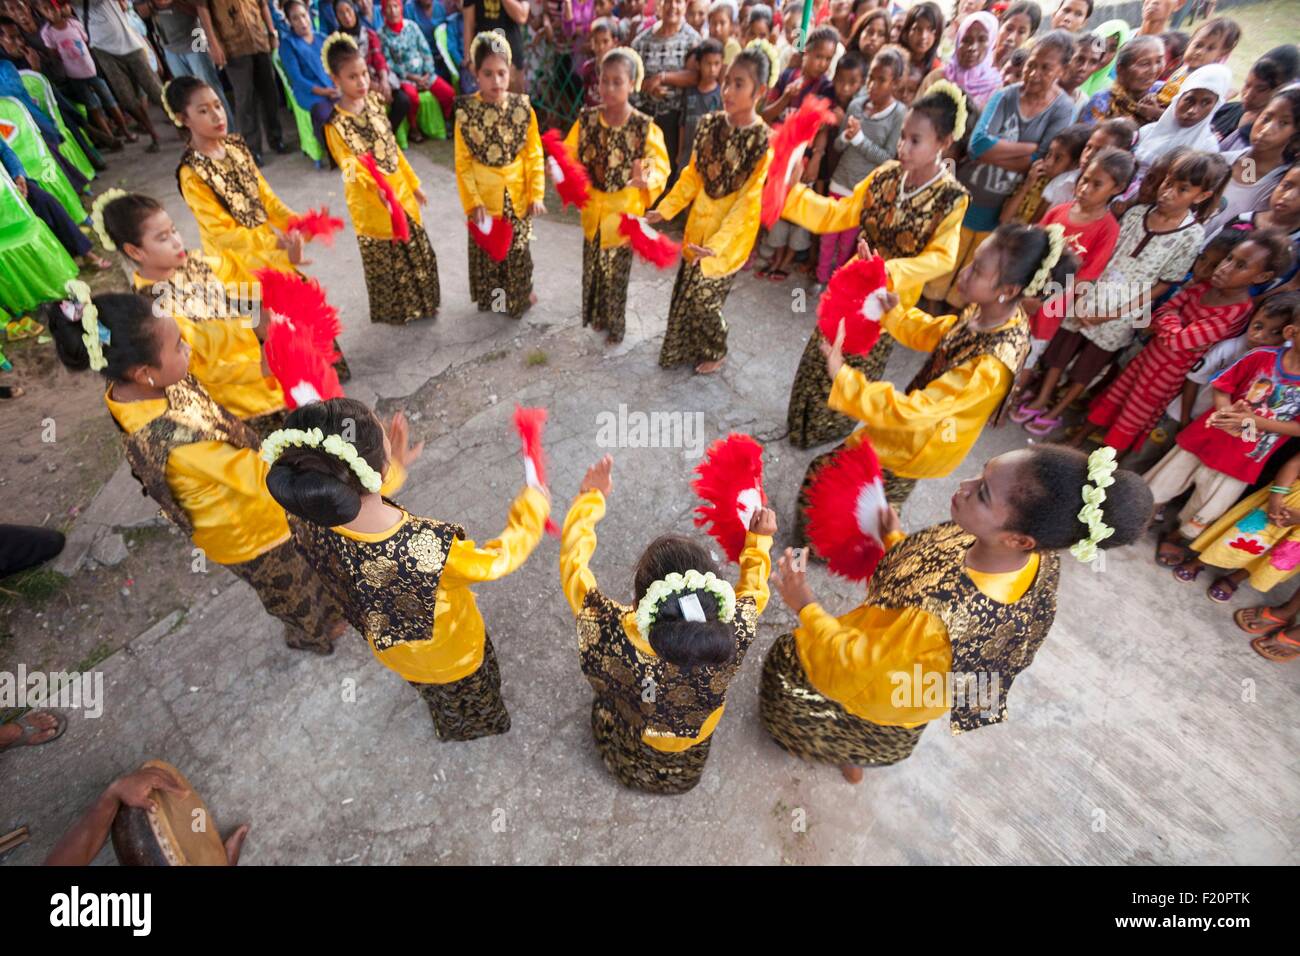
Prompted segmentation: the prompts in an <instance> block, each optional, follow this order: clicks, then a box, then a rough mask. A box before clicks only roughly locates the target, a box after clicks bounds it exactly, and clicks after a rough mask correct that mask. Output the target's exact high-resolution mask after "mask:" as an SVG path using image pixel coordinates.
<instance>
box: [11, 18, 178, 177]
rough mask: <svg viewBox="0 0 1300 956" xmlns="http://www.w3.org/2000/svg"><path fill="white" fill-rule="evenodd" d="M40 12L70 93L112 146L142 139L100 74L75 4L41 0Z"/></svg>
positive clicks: (43, 35)
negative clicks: (74, 11) (73, 10)
mask: <svg viewBox="0 0 1300 956" xmlns="http://www.w3.org/2000/svg"><path fill="white" fill-rule="evenodd" d="M36 12H37V13H39V14H40V15H41V19H43V20H44V21H45V24H44V25H43V26H42V27H41V41H42V42H43V43H44V44H45V45H46V46H47V47H49V48H50V49H51V50H54V51H55V52H56V53H57V54H58V56H59V60H60V62H61V63H62V64H63V70H64V73H65V74H66V76H67V81H66V83H67V85H66V88H67V92H68V95H69V96H70V97H71V98H72V99H73V100H75V101H76V102H78V103H80V104H81V105H82V106H84V107H85V108H86V115H87V116H88V117H89V119H90V122H91V123H93V124H94V125H95V128H96V129H98V130H99V131H100V132H101V133H103V134H104V136H106V137H107V138H108V148H109V149H110V150H114V151H116V150H119V149H121V148H122V144H121V142H120V140H122V139H124V140H126V141H127V142H128V143H134V142H136V141H137V140H139V138H140V137H138V136H137V135H136V134H135V133H133V132H131V128H130V127H129V126H128V125H127V122H126V117H125V116H124V115H123V114H122V109H121V107H120V106H118V105H117V100H116V99H115V98H114V96H113V91H112V90H111V89H110V88H109V85H108V82H107V81H106V80H105V79H104V78H103V77H102V76H100V75H99V68H98V67H97V66H96V64H95V58H94V57H93V56H92V55H91V53H90V38H89V37H87V36H86V28H85V27H84V26H82V25H81V21H80V20H78V19H76V18H75V17H74V16H73V15H72V8H71V6H70V5H69V4H66V3H64V2H63V0H38V2H37V4H36ZM110 118H111V119H112V121H113V122H112V125H110V124H109V119H110ZM156 142H157V141H155V144H156Z"/></svg>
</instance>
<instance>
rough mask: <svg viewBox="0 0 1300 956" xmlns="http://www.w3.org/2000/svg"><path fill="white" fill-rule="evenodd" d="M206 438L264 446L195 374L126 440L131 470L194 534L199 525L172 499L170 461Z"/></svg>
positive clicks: (170, 391)
mask: <svg viewBox="0 0 1300 956" xmlns="http://www.w3.org/2000/svg"><path fill="white" fill-rule="evenodd" d="M119 427H120V426H119ZM201 441H219V442H224V443H226V444H227V445H234V446H235V447H236V448H250V449H252V450H254V451H256V450H257V449H258V448H260V447H261V446H262V443H261V440H260V439H258V437H257V434H256V432H254V431H253V430H252V429H251V428H249V427H248V426H247V425H245V424H244V423H243V422H241V421H240V420H239V419H238V418H236V417H235V416H234V415H232V414H231V413H230V412H228V411H226V409H224V408H223V407H221V406H220V405H218V404H217V403H216V402H214V401H213V400H212V396H211V395H209V394H208V393H207V392H205V391H204V390H203V386H201V385H200V384H199V383H198V382H196V381H195V380H194V377H193V376H192V375H187V376H186V377H185V378H183V379H181V380H180V381H179V382H177V383H176V384H175V385H172V386H169V387H168V389H167V411H165V412H163V413H162V414H161V415H159V416H158V417H157V418H155V419H154V420H153V421H151V422H150V423H149V424H148V425H145V426H144V427H143V428H140V429H137V430H136V431H133V432H131V433H129V434H124V435H123V438H122V443H123V446H124V449H125V451H126V461H127V464H128V465H130V467H131V474H132V475H134V476H135V479H136V481H138V482H140V484H141V486H142V487H143V490H144V493H145V494H147V495H148V496H149V497H150V498H152V499H153V500H154V501H155V502H157V503H158V507H159V508H160V509H162V513H163V514H164V515H165V516H166V517H167V518H168V519H169V520H170V521H171V522H172V523H173V524H175V525H176V526H177V527H178V528H180V529H181V530H182V531H184V532H185V533H186V534H192V533H193V531H194V526H193V525H192V524H191V523H190V516H189V515H188V514H186V512H185V509H184V508H182V507H181V506H180V505H179V504H177V502H176V499H175V498H173V497H172V492H171V488H170V487H169V486H168V484H167V459H168V458H169V457H170V456H171V453H172V451H173V450H174V449H176V448H179V447H180V446H182V445H193V444H194V443H195V442H201Z"/></svg>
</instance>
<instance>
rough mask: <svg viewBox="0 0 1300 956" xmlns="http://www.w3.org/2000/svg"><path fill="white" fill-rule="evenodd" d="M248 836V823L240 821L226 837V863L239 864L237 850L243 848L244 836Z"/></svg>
mask: <svg viewBox="0 0 1300 956" xmlns="http://www.w3.org/2000/svg"><path fill="white" fill-rule="evenodd" d="M247 836H248V824H247V823H241V824H240V825H239V826H238V827H236V828H235V832H234V833H232V834H230V836H228V837H226V842H225V847H226V863H227V864H229V865H230V866H239V851H240V850H242V849H243V848H244V838H245V837H247Z"/></svg>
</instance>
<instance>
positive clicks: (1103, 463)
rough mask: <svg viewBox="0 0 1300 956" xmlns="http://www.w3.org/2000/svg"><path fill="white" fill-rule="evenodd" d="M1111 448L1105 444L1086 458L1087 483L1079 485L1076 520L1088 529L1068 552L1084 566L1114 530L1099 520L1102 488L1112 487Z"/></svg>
mask: <svg viewBox="0 0 1300 956" xmlns="http://www.w3.org/2000/svg"><path fill="white" fill-rule="evenodd" d="M1118 467H1119V466H1118V465H1117V464H1116V463H1115V449H1114V448H1111V447H1110V446H1109V445H1106V446H1103V447H1101V448H1098V449H1097V450H1096V451H1094V452H1093V453H1092V454H1091V455H1089V456H1088V481H1089V482H1090V484H1086V485H1084V486H1083V509H1082V510H1081V511H1080V512H1079V520H1080V521H1082V522H1083V523H1084V524H1086V525H1087V526H1088V536H1087V537H1086V538H1080V539H1079V540H1078V541H1077V542H1075V543H1074V544H1073V545H1071V546H1070V553H1071V554H1072V555H1074V556H1075V557H1076V558H1078V559H1079V560H1080V561H1082V562H1083V563H1084V564H1091V563H1092V562H1093V561H1095V560H1097V545H1099V544H1100V543H1101V542H1103V541H1105V540H1106V539H1107V538H1109V537H1110V536H1111V535H1112V534H1114V533H1115V529H1114V528H1112V527H1111V526H1110V525H1108V524H1106V522H1104V521H1103V520H1102V513H1101V506H1102V503H1103V502H1104V501H1105V500H1106V489H1107V488H1109V487H1110V486H1111V485H1113V484H1115V478H1114V475H1115V470H1116V469H1117V468H1118Z"/></svg>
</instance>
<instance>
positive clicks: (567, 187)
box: [542, 129, 591, 209]
mask: <svg viewBox="0 0 1300 956" xmlns="http://www.w3.org/2000/svg"><path fill="white" fill-rule="evenodd" d="M542 148H543V149H544V150H546V168H547V170H548V171H549V172H550V174H551V179H552V180H554V182H555V191H556V192H557V193H559V194H560V200H561V201H562V202H563V203H564V205H566V206H577V207H578V208H579V209H581V208H582V207H583V206H585V205H587V200H588V199H590V198H591V192H590V190H589V187H590V185H591V178H590V177H589V176H588V175H587V170H586V169H584V168H583V166H582V163H580V162H578V161H577V159H575V158H574V157H573V156H572V155H570V153H569V147H567V146H565V145H564V137H562V136H561V135H560V131H559V130H558V129H548V130H547V131H546V132H545V133H543V134H542Z"/></svg>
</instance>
